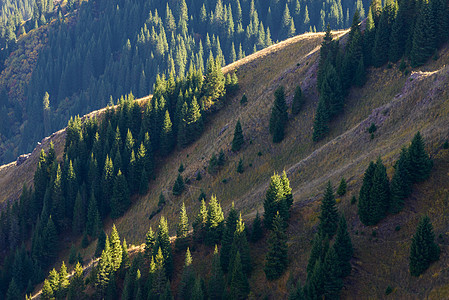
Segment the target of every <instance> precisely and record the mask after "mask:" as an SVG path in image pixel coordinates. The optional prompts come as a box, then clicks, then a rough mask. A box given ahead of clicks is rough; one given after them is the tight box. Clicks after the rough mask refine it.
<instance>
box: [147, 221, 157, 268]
mask: <svg viewBox="0 0 449 300" xmlns="http://www.w3.org/2000/svg"><path fill="white" fill-rule="evenodd" d="M155 244H156V235H155V234H154V232H153V229H152V228H151V226H150V229H148V232H147V234H146V236H145V256H146V257H147V258H148V260H149V261H151V258H152V257H153V253H154V251H155V249H154V245H155Z"/></svg>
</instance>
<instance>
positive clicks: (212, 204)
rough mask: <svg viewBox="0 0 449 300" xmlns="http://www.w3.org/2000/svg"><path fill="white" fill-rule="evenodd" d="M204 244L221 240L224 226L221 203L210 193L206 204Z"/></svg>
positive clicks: (211, 243)
mask: <svg viewBox="0 0 449 300" xmlns="http://www.w3.org/2000/svg"><path fill="white" fill-rule="evenodd" d="M205 225H206V228H205V229H206V239H205V241H206V244H208V245H215V244H218V243H219V242H220V241H221V237H222V234H223V228H224V217H223V211H222V210H221V205H220V203H219V202H218V200H217V197H216V196H215V195H212V197H211V198H210V201H209V205H208V206H207V218H206V224H205Z"/></svg>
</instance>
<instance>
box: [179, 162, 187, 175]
mask: <svg viewBox="0 0 449 300" xmlns="http://www.w3.org/2000/svg"><path fill="white" fill-rule="evenodd" d="M184 170H185V168H184V165H183V164H182V163H181V164H180V165H179V168H178V172H179V173H182V172H184Z"/></svg>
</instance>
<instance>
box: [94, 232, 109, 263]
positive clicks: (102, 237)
mask: <svg viewBox="0 0 449 300" xmlns="http://www.w3.org/2000/svg"><path fill="white" fill-rule="evenodd" d="M106 240H107V237H106V234H105V233H104V230H102V231H101V232H100V234H99V235H98V240H97V247H96V249H95V257H100V255H101V252H102V251H103V250H104V249H105V246H106Z"/></svg>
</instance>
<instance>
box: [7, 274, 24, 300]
mask: <svg viewBox="0 0 449 300" xmlns="http://www.w3.org/2000/svg"><path fill="white" fill-rule="evenodd" d="M20 294H21V293H20V290H19V287H18V286H17V284H16V281H15V279H14V277H13V278H12V279H11V282H10V283H9V287H8V291H7V292H6V299H7V300H19V299H21V295H20Z"/></svg>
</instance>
